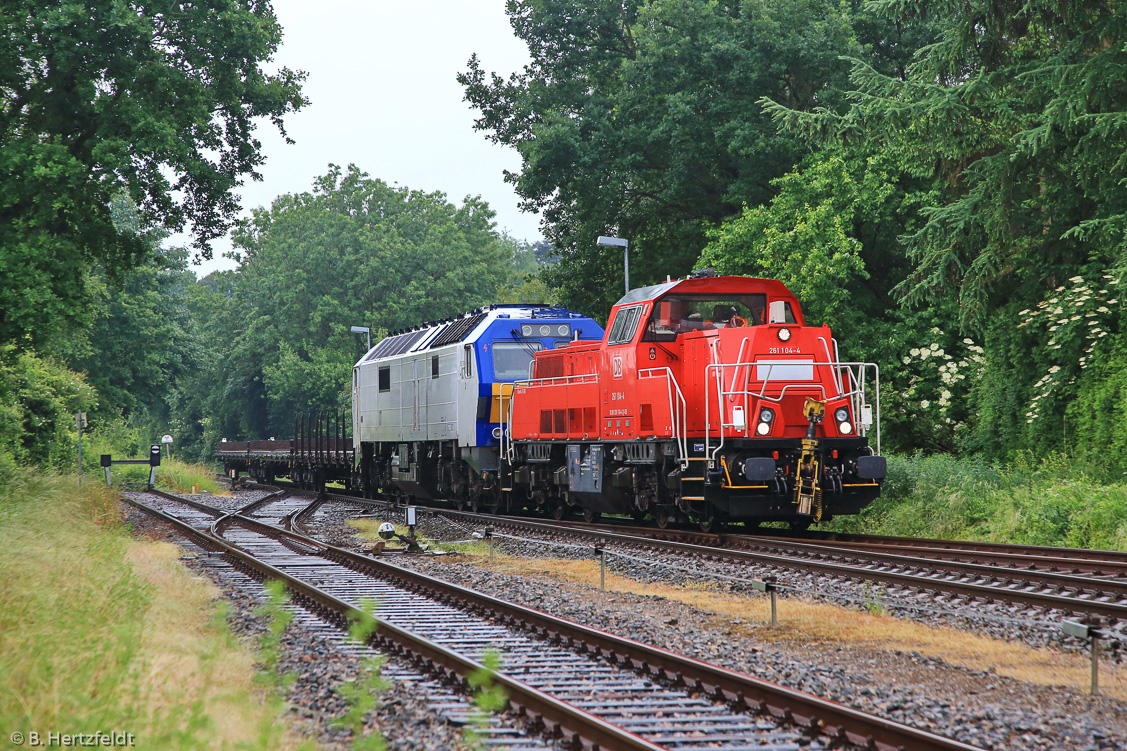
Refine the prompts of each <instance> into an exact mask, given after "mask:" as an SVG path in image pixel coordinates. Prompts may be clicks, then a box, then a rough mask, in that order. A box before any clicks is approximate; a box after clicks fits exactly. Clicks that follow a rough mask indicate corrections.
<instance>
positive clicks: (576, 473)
mask: <svg viewBox="0 0 1127 751" xmlns="http://www.w3.org/2000/svg"><path fill="white" fill-rule="evenodd" d="M878 388H879V375H878V373H877V368H876V366H875V365H873V364H871V363H854V362H842V361H840V360H839V358H838V355H837V343H836V342H835V341H834V339H833V337H832V335H831V333H830V329H829V327H828V326H818V327H815V326H807V325H806V322H805V320H804V319H803V315H802V309H801V306H800V305H799V302H798V300H797V299H796V298H795V296H794V295H793V294H792V293H791V292H790V291H789V290H788V289H787V288H786V287H785V286H784V285H783V284H781V283H780V282H777V281H773V280H768V279H752V278H746V277H715V276H713V277H700V278H690V279H685V280H678V281H673V282H668V283H666V284H659V285H656V286H653V287H645V288H641V289H636V290H632V291H631V292H630V293H629V294H627V295H626V296H625V297H623V298H622V299H621V300H620V301H619V302H618V303H617V304H616V305H615V307H614V308H613V309H612V311H611V316H610V325H609V326H608V327H607V333H606V336H605V337H604V339H603V341H601V342H597V343H590V342H584V343H572V344H571V345H569V346H567V347H563V348H560V349H555V350H551V351H546V352H538V353H537V354H536V356H535V358H534V361H533V367H532V372H531V377H530V378H529V379H528V380H527V381H523V382H518V383H516V384H515V385H514V391H513V397H512V407H511V412H510V415H509V427H508V430H507V431H506V432H507V435H506V438H508V439H509V440H507V441H506V446H505V454H506V457H507V459H508V463H509V468H510V476H509V479H510V481H511V492H513V493H514V494H518V495H523V496H524V499H525V502H526V503H527V504H529V505H534V506H540V507H543V508H546V509H549V510H551V511H553V512H554V513H555V514H556V515H557V516H559V515H561V514H562V513H563V512H564V511H566V510H567V509H568V507H572V506H574V507H579V508H581V509H582V510H583V511H584V512H585V514H586V516H587V517H588V518H592V517H593V516H594V515H595V514H598V513H632V514H634V515H635V516H636V517H638V518H642V517H645V516H650V515H652V516H654V517H655V518H656V519H657V521H658V524H659V525H662V526H664V525H665V524H667V523H668V522H669V520H670V519H673V518H675V517H678V516H682V517H689V518H690V519H692V520H694V521H696V522H697V523H699V524H700V525H701V526H702V528H705V529H708V528H711V527H712V526H713V525H714V524H715V523H716V522H718V521H745V522H760V521H788V522H791V523H792V525H794V526H806V525H808V524H810V523H811V522H814V521H818V520H820V519H828V518H830V517H832V516H835V515H839V514H853V513H857V512H858V511H860V510H861V509H862V508H863V507H864V506H865V505H866V504H868V503H869V502H871V501H872V500H873V499H875V498H876V497H877V496H878V495H879V493H880V482H881V480H883V478H884V476H885V463H884V458H883V457H881V456H879V406H880V402H879V395H878ZM871 431H872V432H874V437H875V438H876V445H875V446H871V445H870V443H869V439H868V433H869V432H871ZM874 449H875V450H874Z"/></svg>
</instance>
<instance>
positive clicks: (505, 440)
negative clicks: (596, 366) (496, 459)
mask: <svg viewBox="0 0 1127 751" xmlns="http://www.w3.org/2000/svg"><path fill="white" fill-rule="evenodd" d="M533 362H535V361H533ZM528 371H529V375H530V377H529V378H526V379H524V380H521V381H513V390H512V392H510V394H509V397H508V401H509V409H508V413H507V414H506V411H505V393H504V391H502V392H501V414H502V415H504V416H505V417H506V418H507V419H506V420H502V422H501V428H502V429H501V438H500V440H501V448H500V452H501V455H502V456H504V457H505V459H506V460H508V462H509V463H510V464H511V463H512V462H513V460H515V459H516V448H515V447H514V446H513V401H514V400H515V399H516V395H517V388H518V387H520V386H567V385H571V384H580V383H598V382H599V374H598V373H576V374H572V375H566V376H546V377H544V378H532V377H531V373H532V363H529V366H528Z"/></svg>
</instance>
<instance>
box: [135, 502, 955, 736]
mask: <svg viewBox="0 0 1127 751" xmlns="http://www.w3.org/2000/svg"><path fill="white" fill-rule="evenodd" d="M159 497H160V498H161V499H162V501H161V502H160V504H158V505H161V506H163V508H156V507H154V505H152V504H144V503H141V502H140V501H137V500H134V499H131V500H130V503H132V504H133V505H135V506H137V507H138V508H140V509H141V510H143V511H145V512H146V513H150V514H152V515H154V516H157V517H159V518H162V519H164V520H165V521H167V522H168V523H170V524H172V525H173V526H175V527H176V528H177V529H178V530H180V531H181V532H182V533H184V534H187V535H189V536H191V537H192V538H193V539H194V541H195V542H196V544H198V545H200V546H202V547H204V548H207V549H210V550H214V551H216V552H220V553H222V555H223V557H224V558H225V559H226V560H228V561H229V562H230V563H231V564H232V565H234V566H235V567H237V568H239V569H240V570H242V571H244V572H246V573H248V574H250V575H251V576H254V577H255V578H258V579H278V580H281V581H283V582H285V583H286V586H287V588H288V589H289V591H290V592H291V594H292V596H293V598H294V601H295V602H297V603H298V604H300V605H302V606H303V607H305V608H307V609H309V610H311V611H313V612H316V613H317V614H318V615H320V616H321V617H323V618H325V619H327V620H329V621H331V622H333V623H336V624H338V625H342V626H343V625H346V624H347V623H348V622H349V621H350V620H351V619H354V618H357V617H361V616H360V614H359V611H358V609H357V603H358V602H359V601H360V600H362V599H365V598H375V599H376V600H378V601H379V602H380V603H381V607H380V608H379V610H378V612H377V614H376V618H377V621H378V625H377V629H376V632H375V634H374V636H373V640H374V645H375V646H377V647H378V648H380V649H383V650H386V651H389V652H391V653H392V654H395V655H398V656H400V657H403V658H405V659H407V660H409V661H411V662H413V663H415V664H417V665H420V666H425V667H426V668H427V669H428V670H430V671H433V672H437V673H439V674H443V675H446V676H449V677H450V678H452V679H454V680H459V681H461V680H464V679H465V678H466V676H468V675H469V674H471V673H473V672H476V671H480V670H481V667H482V665H481V659H482V655H483V654H484V652H485V651H486V650H487V649H491V648H501V649H502V650H503V652H504V658H503V667H502V669H501V671H500V673H499V674H498V675H497V676H496V681H497V682H498V683H500V684H501V685H502V686H504V687H505V689H506V690H507V691H508V695H509V701H510V705H511V707H512V708H513V709H515V710H516V711H517V712H518V713H521V714H524V715H525V716H527V717H529V718H530V719H531V720H532V721H533V723H534V724H536V725H539V726H541V727H542V728H544V729H545V730H546V731H547V732H548V733H549V734H552V735H555V736H562V737H563V739H564V740H565V741H566V742H568V743H569V744H570V745H571V746H573V747H579V746H582V747H589V748H595V747H598V748H604V749H609V748H616V749H617V748H623V749H661V748H677V749H692V748H710V749H729V750H730V751H735V749H744V748H749V747H754V748H767V749H770V748H776V749H784V748H786V749H796V748H831V747H832V748H842V747H849V746H853V747H856V748H871V749H898V748H899V749H921V750H926V749H967V750H969V749H972V748H973V747H971V746H968V745H966V744H962V743H959V742H957V741H953V740H950V739H947V738H943V737H941V736H937V735H934V734H931V733H928V732H925V731H921V730H917V729H914V728H910V727H907V726H904V725H901V724H899V723H896V722H893V721H890V720H887V719H884V718H881V717H877V716H873V715H869V714H866V713H863V712H859V711H857V710H854V709H851V708H849V707H845V706H843V705H839V704H835V703H833V702H829V701H826V700H823V699H819V698H817V697H814V696H810V695H807V694H803V693H801V692H796V691H793V690H790V689H786V688H784V687H781V686H777V685H775V684H771V683H768V682H765V681H761V680H758V679H755V678H752V677H750V676H747V675H744V674H742V673H736V672H733V671H730V670H726V669H723V668H719V667H716V666H713V665H709V664H707V663H703V662H700V661H698V660H694V659H691V658H688V657H684V656H681V655H677V654H674V653H671V652H668V651H666V650H663V649H660V648H657V647H653V646H649V645H645V644H641V643H639V642H636V641H632V640H629V639H624V638H622V637H618V636H615V635H612V634H608V633H605V632H601V631H597V630H594V629H590V628H586V627H583V626H580V625H578V624H575V623H571V622H569V621H565V620H562V619H558V618H555V617H553V616H549V615H547V614H544V613H540V612H538V611H535V610H530V609H528V608H524V607H521V606H517V605H514V604H511V603H507V602H505V601H502V600H497V599H495V598H492V597H489V596H487V595H483V594H481V593H478V592H474V591H473V590H468V589H465V588H462V587H459V586H456V585H453V584H450V583H447V582H443V581H441V580H438V579H434V578H432V577H428V576H426V575H423V574H420V573H416V572H413V571H409V570H406V569H402V568H399V567H397V566H394V565H391V564H388V563H385V562H383V561H380V560H377V559H374V558H370V557H367V556H362V555H358V554H355V553H352V552H349V551H346V550H343V549H341V548H336V547H333V546H331V545H327V544H325V543H322V542H319V541H317V540H314V539H312V538H310V537H307V536H305V535H302V534H298V533H295V532H292V531H288V530H287V529H284V528H283V527H284V526H287V525H289V526H292V525H293V522H294V520H295V518H298V517H300V516H302V515H305V514H308V513H309V512H310V511H311V509H312V507H313V504H310V503H309V502H308V501H304V500H301V499H295V498H294V497H291V496H289V495H288V493H286V492H279V493H277V494H273V495H272V496H270V497H268V498H265V499H260V500H259V501H256V502H255V503H253V504H248V505H247V506H244V507H241V508H239V509H236V510H234V511H225V510H223V509H216V508H213V507H209V506H206V505H204V504H201V503H198V502H195V501H190V500H188V499H181V498H179V497H177V496H171V495H167V494H159ZM350 500H351V499H350ZM313 503H314V504H316V503H318V501H314V502H313ZM181 517H182V518H181ZM256 517H257V518H256Z"/></svg>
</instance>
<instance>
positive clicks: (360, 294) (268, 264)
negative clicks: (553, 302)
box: [193, 165, 527, 438]
mask: <svg viewBox="0 0 1127 751" xmlns="http://www.w3.org/2000/svg"><path fill="white" fill-rule="evenodd" d="M493 216H494V214H493V211H492V210H491V209H490V208H489V207H488V205H486V204H485V203H484V202H483V201H482V200H481V199H480V198H475V197H468V198H466V199H465V201H464V203H463V204H462V205H461V206H455V205H453V204H451V203H449V202H448V201H447V199H446V196H445V195H444V194H442V193H437V192H436V193H424V192H422V191H413V190H410V189H408V188H399V187H393V186H390V185H388V184H387V183H384V182H383V181H381V180H374V179H372V178H370V177H368V176H367V175H366V174H364V173H363V172H361V171H360V170H358V169H357V168H356V167H354V166H350V167H349V168H347V169H346V170H342V169H341V168H339V167H337V166H335V165H334V166H331V167H330V170H329V172H328V173H327V174H326V175H325V176H323V177H320V178H318V179H317V180H316V182H315V184H314V188H313V190H312V191H310V192H307V193H298V194H287V195H284V196H281V197H279V198H277V199H276V200H275V201H274V203H273V205H272V206H271V207H270V208H269V209H259V210H257V211H255V212H254V216H253V218H251V219H250V220H248V221H246V222H244V223H243V224H242V225H241V227H240V228H239V230H238V231H237V232H236V234H235V245H236V248H237V250H238V253H239V268H238V270H237V271H235V272H233V273H232V274H231V275H230V276H229V277H220V278H219V279H220V280H221V281H218V280H217V281H216V283H215V284H214V285H213V286H214V287H216V288H217V289H214V290H213V289H206V288H205V289H203V290H199V291H197V293H196V296H195V300H194V303H193V305H194V306H196V309H198V310H199V311H200V314H201V316H202V318H201V320H202V321H205V322H207V323H206V325H207V326H208V336H209V337H210V340H211V343H210V344H209V348H210V349H211V350H212V351H213V352H215V353H217V354H218V353H221V356H218V357H215V358H211V359H212V362H213V363H214V365H213V370H212V371H211V372H210V373H209V374H208V375H207V376H206V378H205V380H206V385H205V388H206V390H207V391H208V393H209V394H211V395H212V396H209V398H208V400H206V401H207V405H208V406H214V407H216V411H215V412H213V413H210V415H209V416H210V417H211V418H212V422H211V423H209V426H208V428H207V430H209V431H211V435H215V434H216V433H217V432H218V433H220V434H221V435H224V436H226V437H229V438H235V437H240V436H254V437H258V436H263V435H275V436H278V437H284V436H289V435H290V433H291V432H292V428H293V419H294V413H295V412H296V411H299V410H302V409H310V408H337V407H340V406H342V405H344V404H348V400H349V383H350V378H351V377H350V368H351V366H352V364H353V363H354V362H355V361H356V360H357V359H359V357H360V356H361V354H362V351H363V347H362V342H363V340H362V338H361V337H358V336H357V335H356V334H353V333H351V332H350V330H349V329H350V326H351V325H354V324H357V325H366V326H369V327H371V328H372V332H373V341H375V340H376V339H377V338H379V336H381V334H382V333H384V332H388V331H394V330H398V329H403V328H406V327H409V326H415V325H418V324H420V323H422V322H423V321H427V320H437V319H441V318H443V317H446V316H450V315H455V314H459V313H462V312H464V311H466V310H468V309H470V308H474V307H477V306H479V305H482V304H484V303H488V302H494V301H495V299H496V296H497V291H498V289H499V288H501V287H502V286H503V285H505V284H506V283H508V282H509V281H510V280H511V279H513V277H514V275H515V274H516V269H515V267H514V260H515V258H516V256H515V254H514V249H515V248H516V245H515V244H514V241H513V240H512V239H511V238H505V237H503V236H500V235H498V234H497V232H496V231H495V230H494V223H493ZM523 252H524V251H523V250H522V253H523ZM520 260H521V261H522V262H526V261H527V259H523V258H522V259H520ZM228 290H229V296H228ZM220 402H223V403H224V404H225V405H226V406H223V405H221V404H220ZM230 405H235V406H234V407H233V408H232V407H231V406H230ZM199 412H200V413H201V415H208V414H209V413H208V412H207V411H206V409H205V406H204V404H203V403H201V406H200V408H199ZM200 419H204V418H203V417H201V418H200Z"/></svg>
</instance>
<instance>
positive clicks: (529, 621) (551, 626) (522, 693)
mask: <svg viewBox="0 0 1127 751" xmlns="http://www.w3.org/2000/svg"><path fill="white" fill-rule="evenodd" d="M129 502H130V503H132V504H133V505H135V506H137V507H138V508H140V509H142V510H144V511H146V512H147V513H153V514H154V515H157V516H161V517H163V518H165V519H166V520H168V521H169V522H171V523H173V524H175V525H176V526H177V527H178V528H180V529H182V530H183V531H185V532H186V533H188V534H191V535H192V536H193V537H195V538H197V539H201V541H203V542H205V544H206V545H208V546H211V545H214V546H215V547H214V548H211V549H220V550H222V551H223V553H224V557H225V558H228V560H231V561H232V562H234V561H236V560H237V561H238V563H239V565H240V566H243V567H246V568H250V569H253V570H254V571H255V573H257V574H258V575H259V576H262V577H264V578H269V579H276V580H280V581H283V582H285V585H286V588H287V589H289V590H290V591H291V592H293V593H294V594H295V595H296V596H297V597H296V599H298V601H299V604H303V605H305V606H306V607H309V606H310V605H311V606H312V608H311V609H312V610H314V611H315V612H319V613H320V614H323V615H326V616H328V617H329V618H330V619H331V620H333V621H335V622H336V623H337V624H338V625H345V624H346V623H347V622H349V621H350V620H352V619H356V618H360V617H365V616H363V615H362V614H361V613H360V612H359V611H357V610H356V609H355V608H353V607H352V606H351V605H349V604H348V603H346V602H344V601H343V600H340V599H338V598H336V597H334V596H333V595H331V594H329V593H328V592H325V591H324V590H322V589H320V588H318V587H315V586H313V585H311V584H309V583H307V582H305V581H303V580H301V579H298V578H295V577H293V576H291V575H289V574H287V573H285V572H284V571H281V570H280V569H278V568H275V567H272V566H270V564H267V563H265V562H263V561H261V560H259V559H258V558H257V557H255V556H253V555H250V554H249V553H247V552H246V551H244V550H242V549H240V548H238V547H236V546H234V545H232V544H231V543H229V542H227V541H225V540H223V539H221V538H217V537H214V536H212V535H208V534H206V533H203V532H201V531H199V530H196V529H194V528H193V527H191V525H187V524H185V523H183V522H181V521H180V520H178V519H176V518H175V517H174V516H171V515H169V514H165V513H163V512H160V511H159V510H156V509H151V508H149V507H147V506H144V505H143V504H140V503H138V502H136V501H133V500H130V501H129ZM229 516H230V517H231V519H232V521H234V522H236V523H238V524H239V525H241V526H244V527H247V528H250V529H252V530H255V531H259V532H260V533H262V534H268V535H269V536H271V537H274V538H275V539H279V540H281V539H283V538H285V539H286V540H288V541H290V542H295V543H299V544H301V545H302V546H303V547H308V548H311V549H312V550H315V551H316V553H315V554H316V555H319V556H320V557H322V558H324V559H326V560H328V561H332V562H333V563H337V564H340V565H343V566H346V567H348V568H351V569H353V570H355V571H358V572H359V573H363V574H367V575H371V576H378V577H379V578H382V579H386V580H390V581H391V582H393V583H397V584H399V585H400V586H405V587H406V588H408V589H412V590H415V591H419V592H422V593H424V594H426V595H427V596H433V597H437V598H439V599H440V600H445V601H446V602H456V603H457V607H462V608H466V609H469V610H471V611H477V612H479V613H484V614H492V615H494V616H495V617H497V618H499V619H500V620H502V621H504V622H508V623H509V624H513V625H519V626H520V627H522V628H523V629H525V630H528V631H531V632H533V633H536V634H540V635H542V636H543V637H546V638H548V639H549V640H550V641H552V642H555V643H562V644H564V645H567V646H572V648H574V649H578V650H580V651H582V652H586V653H588V654H592V655H595V656H599V657H602V658H603V659H605V660H607V661H609V662H611V663H612V664H616V665H618V666H620V667H622V668H626V669H630V670H633V671H634V672H637V673H643V674H648V675H650V676H652V677H653V678H655V679H657V680H658V681H661V682H670V683H672V684H674V685H683V686H685V687H687V688H689V689H690V690H695V691H698V692H701V693H703V694H704V695H705V696H707V697H709V698H711V699H712V700H714V701H722V702H727V703H732V704H735V705H739V706H743V707H747V708H748V709H749V710H751V711H752V712H758V713H766V714H768V715H770V716H772V717H774V718H777V719H780V720H783V721H784V722H786V723H788V724H792V725H794V726H798V727H803V728H808V729H810V730H812V731H815V732H819V733H824V734H826V735H828V736H829V737H830V738H833V739H836V740H839V741H845V742H847V743H852V744H857V745H860V746H863V747H866V748H871V749H880V750H882V751H893V750H894V749H916V750H918V751H977V749H976V747H973V746H970V745H968V744H965V743H961V742H959V741H955V740H952V739H950V738H945V737H943V736H939V735H936V734H934V733H930V732H927V731H925V730H919V729H917V728H912V727H910V726H907V725H904V724H902V723H898V722H896V721H894V720H889V719H886V718H883V717H878V716H875V715H870V714H867V713H865V712H862V711H859V710H856V709H852V708H850V707H847V706H844V705H841V704H837V703H835V702H832V701H828V700H825V699H821V698H818V697H816V696H813V695H810V694H805V693H802V692H800V691H795V690H793V689H788V688H786V687H783V686H779V685H777V684H773V683H770V682H768V681H763V680H760V679H757V678H754V677H752V676H749V675H746V674H744V673H738V672H736V671H732V670H728V669H725V668H722V667H718V666H715V665H711V664H708V663H705V662H701V661H699V660H695V659H693V658H690V657H686V656H683V655H679V654H677V653H675V652H670V651H668V650H665V649H661V648H660V647H655V646H651V645H648V644H644V643H641V642H637V641H634V640H632V639H627V638H624V637H620V636H616V635H613V634H610V633H607V632H604V631H599V630H596V629H591V628H588V627H585V626H582V625H580V624H577V623H573V622H571V621H566V620H563V619H560V618H557V617H555V616H551V615H548V614H546V613H542V612H540V611H536V610H532V609H530V608H525V607H522V606H520V605H516V604H514V603H510V602H506V601H504V600H498V599H496V598H493V597H490V596H488V595H485V594H482V593H479V592H476V591H474V590H471V589H467V588H464V587H460V586H458V585H456V584H453V583H451V582H446V581H443V580H440V579H435V578H433V577H430V576H427V575H425V574H422V573H419V572H416V571H412V570H410V569H406V568H403V567H400V566H396V565H392V564H388V563H384V562H382V561H379V560H376V559H374V558H371V557H368V556H362V555H358V554H356V553H353V552H351V551H348V550H344V549H342V548H338V547H335V546H332V545H329V544H327V543H323V542H321V541H319V540H316V539H313V538H310V537H307V536H305V535H301V534H298V533H295V532H290V531H286V530H284V529H281V528H279V527H273V526H270V525H266V524H264V523H262V522H260V521H257V520H254V519H250V518H247V517H242V516H239V515H238V514H234V515H229ZM375 620H376V623H377V628H376V630H375V632H374V634H373V636H372V639H373V641H374V642H375V643H376V645H377V646H382V647H384V648H389V647H390V648H391V649H392V650H395V651H399V650H406V651H409V652H411V653H412V654H415V655H419V656H420V657H421V658H422V659H424V660H425V661H427V662H429V663H430V665H431V667H432V669H435V670H437V671H439V672H442V673H446V674H449V673H451V672H452V673H455V674H457V675H460V676H462V677H466V676H468V675H469V674H471V673H472V672H475V671H480V670H481V666H480V664H478V663H477V662H475V661H474V660H472V659H470V658H468V657H466V656H464V655H462V654H460V653H458V652H456V651H453V650H451V649H449V648H447V647H444V646H442V645H439V644H437V643H435V642H433V641H429V640H427V639H425V638H424V637H421V636H419V635H417V634H414V633H412V632H410V631H407V630H405V629H403V628H401V627H397V626H395V625H394V624H392V623H389V622H387V621H384V620H382V619H380V618H379V617H378V616H376V617H375ZM495 680H496V681H497V682H498V683H500V684H501V685H503V686H505V688H506V689H508V691H509V695H510V702H511V704H512V705H513V706H514V707H515V708H517V709H518V710H520V711H522V712H523V713H528V714H530V715H532V716H533V717H534V718H540V719H541V720H542V721H544V723H545V724H546V725H547V726H548V727H549V728H552V727H553V726H555V727H556V728H559V729H560V730H566V731H567V733H568V734H574V736H578V737H573V739H572V742H573V745H579V743H578V738H580V737H581V738H583V739H584V740H585V741H587V743H586V744H584V745H585V746H586V745H595V746H598V747H600V748H622V749H649V750H650V751H660V749H663V748H666V746H660V745H656V744H654V743H652V742H650V741H647V740H645V739H643V738H641V737H639V736H637V735H635V734H633V733H631V732H629V731H628V730H625V729H624V728H622V727H620V726H618V725H615V724H613V723H610V722H607V721H606V720H603V719H601V718H599V717H597V716H595V715H594V714H592V713H590V712H587V711H585V710H583V709H580V708H578V707H576V706H574V705H572V704H569V703H566V702H564V701H561V700H559V699H557V698H555V697H553V696H551V695H549V694H546V693H543V692H541V691H539V690H537V689H535V688H533V687H531V686H529V685H528V684H527V683H524V682H523V681H521V680H519V679H516V678H512V677H510V676H508V675H506V674H505V673H504V672H501V673H498V674H496V676H495Z"/></svg>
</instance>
